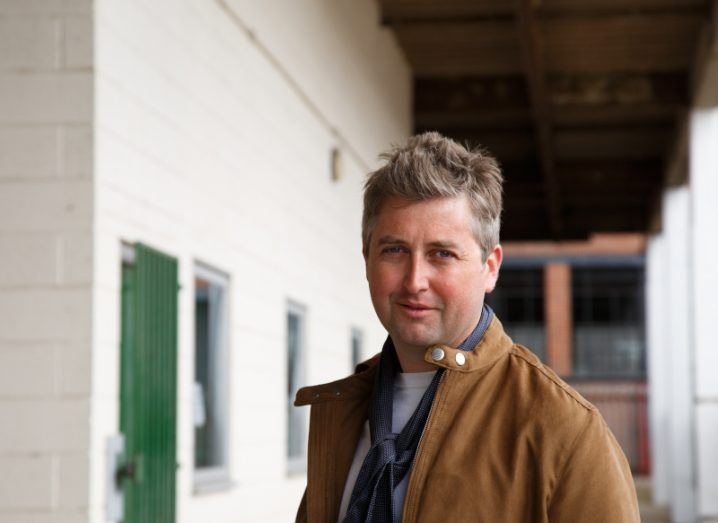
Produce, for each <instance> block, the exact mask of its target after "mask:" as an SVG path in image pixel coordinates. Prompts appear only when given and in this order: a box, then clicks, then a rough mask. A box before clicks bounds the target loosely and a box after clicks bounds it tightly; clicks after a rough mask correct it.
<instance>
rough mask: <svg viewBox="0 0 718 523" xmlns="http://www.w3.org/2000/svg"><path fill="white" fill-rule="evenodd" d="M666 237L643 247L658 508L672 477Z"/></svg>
mask: <svg viewBox="0 0 718 523" xmlns="http://www.w3.org/2000/svg"><path fill="white" fill-rule="evenodd" d="M666 256H667V250H666V239H665V234H657V235H654V236H652V237H651V238H650V239H649V240H648V245H647V248H646V337H647V350H646V352H647V358H648V388H649V393H648V398H649V403H648V414H649V420H650V442H651V480H652V481H651V483H652V487H653V500H654V502H655V503H656V504H658V505H668V504H669V501H670V497H669V492H670V478H671V459H670V456H671V447H670V417H671V387H670V385H671V365H670V348H669V345H668V319H669V315H668V312H669V306H668V304H669V299H668V286H667V285H666V271H667V270H668V263H667V262H666Z"/></svg>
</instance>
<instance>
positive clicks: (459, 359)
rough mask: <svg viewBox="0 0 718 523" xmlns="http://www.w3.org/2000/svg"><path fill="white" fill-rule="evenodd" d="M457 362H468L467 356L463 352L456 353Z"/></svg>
mask: <svg viewBox="0 0 718 523" xmlns="http://www.w3.org/2000/svg"><path fill="white" fill-rule="evenodd" d="M456 363H458V364H459V365H463V364H464V363H466V356H464V354H463V353H462V352H457V353H456Z"/></svg>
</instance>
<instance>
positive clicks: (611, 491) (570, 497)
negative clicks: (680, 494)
mask: <svg viewBox="0 0 718 523" xmlns="http://www.w3.org/2000/svg"><path fill="white" fill-rule="evenodd" d="M548 511H549V514H548V519H549V521H551V522H569V521H571V522H574V521H581V522H582V523H587V522H604V521H611V522H616V523H623V522H631V523H632V522H636V523H639V522H640V516H639V512H638V500H637V497H636V487H635V485H634V483H633V477H632V476H631V470H630V467H629V465H628V461H627V460H626V457H625V456H624V454H623V451H622V450H621V447H620V446H619V445H618V442H617V441H616V439H615V438H614V437H613V434H612V433H611V431H610V429H609V428H608V426H607V425H606V422H605V421H604V420H603V418H602V417H601V415H600V414H599V413H598V411H597V410H592V411H590V412H589V414H588V419H587V420H586V422H585V423H584V427H583V429H582V430H581V431H580V432H579V434H578V436H577V437H576V439H575V441H574V443H573V444H572V447H571V448H570V450H569V451H568V454H567V456H566V460H565V463H564V465H563V467H562V469H560V470H559V472H558V476H557V479H556V485H555V488H554V490H553V494H552V496H551V499H550V500H549V504H548Z"/></svg>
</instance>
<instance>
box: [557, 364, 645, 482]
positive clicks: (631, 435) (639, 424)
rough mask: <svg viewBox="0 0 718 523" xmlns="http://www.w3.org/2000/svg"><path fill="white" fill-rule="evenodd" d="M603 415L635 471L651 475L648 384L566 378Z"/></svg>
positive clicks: (621, 380) (624, 380)
mask: <svg viewBox="0 0 718 523" xmlns="http://www.w3.org/2000/svg"><path fill="white" fill-rule="evenodd" d="M567 381H568V382H569V383H570V384H571V386H572V387H573V388H575V389H576V390H577V391H578V392H579V393H580V394H581V395H582V396H583V397H584V398H586V399H587V400H588V401H590V402H591V403H593V404H594V405H595V406H596V407H597V408H598V410H599V411H600V412H601V414H602V415H603V417H604V419H605V420H606V423H607V424H608V426H609V427H610V428H611V431H612V432H613V435H614V436H615V437H616V440H618V443H619V444H620V445H621V448H622V449H623V452H624V453H625V454H626V458H628V462H629V463H630V465H631V469H632V470H633V472H634V473H638V474H649V473H650V468H651V462H650V453H649V441H648V437H649V435H648V414H647V387H646V381H645V380H627V379H620V380H619V379H616V380H596V379H577V378H569V379H568V380H567Z"/></svg>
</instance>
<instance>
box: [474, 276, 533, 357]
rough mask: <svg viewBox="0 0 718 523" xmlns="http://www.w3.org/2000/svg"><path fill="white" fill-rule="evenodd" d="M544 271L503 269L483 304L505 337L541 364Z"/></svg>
mask: <svg viewBox="0 0 718 523" xmlns="http://www.w3.org/2000/svg"><path fill="white" fill-rule="evenodd" d="M543 291H544V289H543V268H542V267H520V268H519V267H505V268H503V269H501V272H500V273H499V281H498V284H497V285H496V288H495V289H494V291H493V292H492V293H491V294H487V295H486V303H488V305H489V306H490V307H491V308H492V309H493V310H494V312H495V313H496V315H497V316H498V318H499V319H500V320H501V323H502V324H503V326H504V330H505V331H506V333H507V334H508V335H509V336H511V338H512V339H513V340H514V341H515V342H516V343H520V344H522V345H525V346H527V347H528V348H529V349H531V350H532V351H533V352H534V354H536V355H537V356H538V357H539V358H541V359H542V360H544V356H545V329H544V308H543V300H544V296H543Z"/></svg>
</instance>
